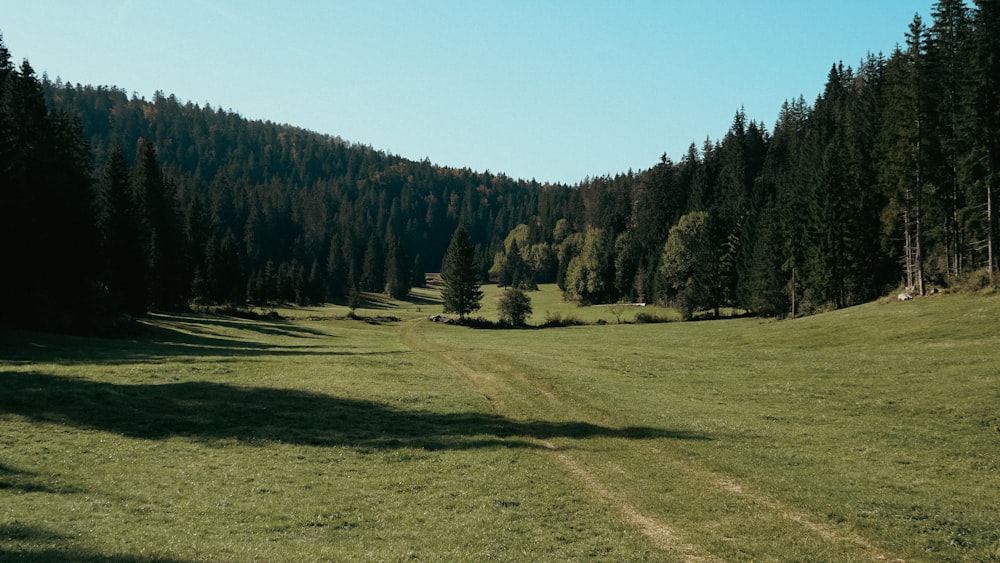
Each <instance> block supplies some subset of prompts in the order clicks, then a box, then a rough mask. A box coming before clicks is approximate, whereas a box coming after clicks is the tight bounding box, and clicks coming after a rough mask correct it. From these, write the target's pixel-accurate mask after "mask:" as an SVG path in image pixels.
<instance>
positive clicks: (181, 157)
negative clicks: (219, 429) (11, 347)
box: [0, 0, 1000, 330]
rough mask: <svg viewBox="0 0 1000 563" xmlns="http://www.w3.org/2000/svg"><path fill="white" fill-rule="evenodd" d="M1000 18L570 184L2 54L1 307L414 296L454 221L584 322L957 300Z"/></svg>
mask: <svg viewBox="0 0 1000 563" xmlns="http://www.w3.org/2000/svg"><path fill="white" fill-rule="evenodd" d="M997 12H998V7H997V4H996V3H995V2H988V1H977V2H976V3H975V5H974V6H969V5H967V4H966V3H965V2H962V1H960V0H947V1H941V2H937V3H936V4H934V6H933V12H932V14H933V17H932V21H931V22H930V23H929V24H925V23H924V22H923V21H921V20H920V18H919V16H915V18H914V20H913V21H912V22H911V23H910V25H909V28H908V31H907V33H906V35H905V37H906V40H905V43H904V44H902V45H900V46H899V48H898V49H897V50H895V51H894V52H893V53H891V54H890V55H888V56H884V55H881V54H880V55H872V56H869V57H868V58H866V59H865V60H864V61H861V62H860V63H859V64H858V65H857V66H856V68H854V67H851V66H845V65H844V64H842V63H839V64H834V65H833V66H832V68H831V69H830V70H829V75H828V80H827V84H826V87H825V88H824V91H823V92H822V93H820V94H819V95H818V96H817V97H816V98H815V100H814V101H813V102H812V103H807V102H806V100H805V98H803V97H799V98H798V99H791V100H790V101H788V102H786V104H785V105H784V106H783V107H782V108H781V109H780V112H779V114H778V118H777V121H776V123H775V125H774V127H773V129H772V130H770V131H769V130H768V127H767V126H766V125H765V124H764V123H763V122H759V121H754V120H753V119H750V118H748V117H747V116H746V115H745V114H744V112H743V111H742V110H739V111H737V112H736V114H735V116H734V119H733V123H732V126H731V127H730V129H729V131H727V132H726V133H725V134H724V135H723V136H722V137H721V139H719V140H717V141H712V140H710V139H707V140H705V141H704V143H703V144H701V146H700V147H699V146H698V145H697V144H695V143H692V145H691V147H690V149H689V151H688V152H687V154H685V155H683V156H682V157H681V158H680V160H679V161H677V162H675V161H674V160H672V159H671V158H669V157H668V156H667V155H664V156H663V158H662V159H661V161H660V162H659V163H655V164H654V165H653V166H652V167H651V168H650V169H648V170H645V171H628V172H623V173H621V174H619V175H616V176H614V177H610V176H604V177H597V178H587V179H584V180H583V181H581V182H580V183H578V184H576V185H573V186H565V185H549V184H543V183H539V182H537V181H535V180H530V181H528V180H515V179H512V178H509V177H507V176H505V175H504V174H502V173H497V174H493V173H490V172H475V171H472V170H469V169H456V168H448V167H441V166H436V165H433V164H431V163H430V162H429V161H427V160H424V161H411V160H407V159H403V158H400V157H397V156H394V155H390V154H386V153H384V152H380V151H377V150H375V149H373V148H371V147H367V146H361V145H355V144H351V143H350V142H347V141H344V140H342V139H340V138H338V137H332V136H329V135H322V134H318V133H315V132H311V131H308V130H304V129H301V128H297V127H292V126H288V125H279V124H275V123H271V122H266V121H253V120H247V119H244V118H243V117H241V116H240V115H239V114H237V113H235V112H233V111H223V110H221V109H218V108H213V107H210V106H207V105H206V106H199V105H196V104H192V103H190V102H187V103H182V102H181V101H179V100H177V99H176V98H174V97H173V96H165V95H164V94H162V93H160V92H158V93H156V94H155V95H154V96H153V99H152V100H146V99H143V98H141V97H138V96H136V95H132V96H129V95H127V94H126V93H125V91H124V90H121V89H118V88H108V87H93V86H84V85H79V84H77V85H71V84H64V83H61V82H60V81H58V80H57V81H56V82H51V81H49V80H48V79H47V78H46V79H41V80H40V79H38V78H37V76H36V75H35V71H34V70H33V69H32V68H31V66H30V64H28V63H27V61H25V62H24V63H23V64H22V65H21V66H20V67H15V66H14V65H13V63H12V61H11V60H10V59H11V58H10V55H9V53H8V52H7V50H6V49H5V48H3V47H2V44H0V55H2V57H0V127H2V129H0V131H2V141H0V142H2V146H0V163H2V168H0V174H2V186H3V187H2V193H0V209H2V211H0V213H2V214H3V218H4V220H3V223H2V224H3V227H2V228H3V229H4V230H3V232H2V233H0V235H2V236H3V238H4V240H7V241H13V242H12V244H8V245H5V246H4V248H3V251H2V254H0V261H2V263H3V264H4V265H5V270H6V272H7V273H6V274H5V275H3V276H2V278H3V282H2V283H3V284H4V285H3V287H0V291H3V293H4V295H10V296H17V299H15V301H16V303H14V304H12V305H11V306H9V307H6V308H4V310H3V312H2V314H0V317H2V319H3V320H4V321H6V322H12V323H15V324H29V325H38V326H50V327H61V328H69V327H76V328H74V330H76V329H79V328H80V327H82V326H86V325H88V323H89V322H90V321H89V320H93V319H95V318H105V319H107V318H114V317H115V316H116V315H118V314H120V313H132V314H137V313H141V312H143V311H145V310H148V309H150V308H161V309H162V308H168V309H169V308H178V307H185V306H187V305H188V304H189V303H191V302H201V303H229V304H232V305H242V304H245V303H248V302H249V303H252V304H267V303H271V302H275V301H290V302H297V303H314V302H323V301H329V300H340V299H343V298H345V296H346V295H348V293H350V291H351V290H352V288H353V289H357V290H360V291H372V292H386V293H389V294H391V295H394V296H397V297H398V296H402V295H405V294H406V292H407V291H408V290H409V288H410V287H411V286H412V285H413V284H418V283H421V280H422V277H423V273H424V272H426V271H435V270H437V269H438V268H439V267H440V264H441V258H442V256H443V254H444V251H445V248H446V246H447V244H448V241H449V240H450V237H451V234H452V232H453V231H454V230H455V229H456V228H457V226H458V225H464V226H465V227H466V229H467V231H468V232H469V235H470V238H471V241H472V242H473V244H474V245H475V246H476V249H477V257H478V259H479V262H480V269H481V274H482V275H483V277H487V276H489V277H490V279H492V280H493V281H497V282H499V283H501V284H503V285H511V284H522V283H528V284H531V283H532V282H549V281H556V282H558V283H559V284H560V287H562V288H563V289H564V291H565V293H566V296H567V298H570V299H574V300H578V301H581V302H585V303H587V302H590V303H593V302H612V301H617V300H619V299H628V300H638V301H664V302H667V303H670V304H673V305H676V306H678V307H679V308H680V309H681V310H682V312H684V313H685V314H686V315H691V314H693V313H694V312H695V311H697V310H700V309H714V310H715V311H719V310H720V309H721V308H722V307H736V308H742V309H746V310H749V311H752V312H755V313H759V314H766V315H779V316H783V315H788V314H799V313H809V312H813V311H816V310H822V309H826V308H830V307H845V306H849V305H853V304H856V303H860V302H864V301H867V300H870V299H872V298H874V297H877V296H879V295H881V294H883V293H884V292H886V291H887V290H888V289H891V288H894V287H897V286H900V285H905V286H907V287H910V288H912V291H913V292H915V293H921V292H923V291H925V290H926V288H927V287H928V286H929V285H930V284H938V285H947V284H951V283H954V282H955V281H958V280H961V279H963V278H964V277H966V276H968V275H969V274H970V272H977V271H980V272H982V271H984V270H986V271H992V269H993V268H994V266H995V264H996V257H995V256H994V252H993V248H994V246H995V243H996V228H995V226H994V223H995V217H996V211H995V209H994V207H995V206H994V204H993V201H992V200H993V195H994V192H995V189H996V183H997V170H998V169H1000V62H998V53H1000V40H998V14H997ZM53 70H55V69H53ZM595 142H597V141H595ZM651 164H652V163H651ZM88 319H89V320H88Z"/></svg>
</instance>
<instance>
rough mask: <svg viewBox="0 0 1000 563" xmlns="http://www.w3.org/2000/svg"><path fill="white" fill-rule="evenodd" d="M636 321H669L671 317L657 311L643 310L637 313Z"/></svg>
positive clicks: (645, 322)
mask: <svg viewBox="0 0 1000 563" xmlns="http://www.w3.org/2000/svg"><path fill="white" fill-rule="evenodd" d="M635 322H636V323H637V324H652V323H669V322H670V319H668V318H667V317H661V316H658V315H657V314H656V313H647V312H646V311H643V312H641V313H636V315H635Z"/></svg>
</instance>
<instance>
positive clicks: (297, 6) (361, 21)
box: [0, 0, 932, 183]
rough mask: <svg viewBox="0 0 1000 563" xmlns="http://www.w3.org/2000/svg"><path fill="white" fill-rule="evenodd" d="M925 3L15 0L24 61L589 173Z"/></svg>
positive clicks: (659, 147) (458, 152)
mask: <svg viewBox="0 0 1000 563" xmlns="http://www.w3.org/2000/svg"><path fill="white" fill-rule="evenodd" d="M931 3H932V2H931V1H930V0H875V1H872V0H841V1H839V2H801V1H792V0H757V1H752V2H750V1H746V0H691V1H675V0H659V1H652V0H650V1H633V2H628V1H603V2H597V1H588V0H577V1H561V0H560V1H543V0H535V1H522V0H503V1H495V2H494V1H476V0H467V1H459V0H440V1H431V0H427V1H422V0H411V1H380V0H367V1H364V0H359V1H352V2H334V1H295V0H288V1H285V2H274V1H249V0H248V1H222V0H171V1H169V2H164V1H159V2H152V1H139V0H116V1H106V0H93V1H88V2H78V1H50V0H32V1H25V0H0V32H2V33H3V37H4V43H5V44H6V45H7V47H8V49H10V51H11V53H12V54H13V56H14V59H15V61H17V62H20V60H21V59H22V58H28V59H29V61H30V62H31V64H32V66H33V67H34V68H35V70H36V72H38V73H39V74H41V73H42V72H47V73H48V75H49V77H50V78H52V79H53V80H54V79H56V78H57V77H59V78H62V79H63V80H64V81H68V82H71V83H74V84H75V83H81V84H91V85H113V86H118V87H121V88H123V89H125V90H126V91H128V92H136V93H138V94H139V95H140V96H143V97H146V98H147V99H148V98H151V97H152V95H153V93H154V92H155V91H157V90H162V91H163V92H165V93H166V94H168V95H169V94H171V93H173V94H175V95H176V96H177V97H178V98H179V99H181V100H182V101H188V100H190V101H192V102H195V103H198V104H205V103H206V102H207V103H210V104H211V105H212V106H213V107H221V108H224V109H232V110H234V111H236V112H238V113H240V114H241V115H243V116H245V117H248V118H252V119H269V120H272V121H276V122H280V123H289V124H292V125H296V126H299V127H304V128H307V129H311V130H314V131H318V132H321V133H326V134H330V135H339V136H341V137H342V138H344V139H346V140H348V141H352V142H356V143H362V144H366V145H371V146H373V147H374V148H376V149H380V150H385V151H387V152H390V153H394V154H399V155H402V156H404V157H407V158H413V159H421V158H424V157H426V158H429V159H430V160H431V161H432V162H434V163H437V164H442V165H447V166H455V167H469V168H472V169H474V170H480V171H482V170H486V169H489V170H490V171H492V172H494V173H497V172H503V173H506V174H508V175H509V176H512V177H515V178H525V179H531V178H535V179H537V180H538V181H542V182H544V181H551V182H569V183H575V182H577V181H580V180H582V179H583V178H584V177H586V176H600V175H605V174H615V173H618V172H625V171H627V170H629V169H633V170H640V169H645V168H649V167H650V166H652V165H654V164H655V163H656V162H657V161H658V159H659V156H660V155H661V154H663V153H667V154H668V155H669V156H670V157H671V158H673V159H675V160H679V159H680V158H681V156H682V155H683V154H684V153H685V152H686V150H687V147H688V145H689V144H690V143H691V142H696V143H697V144H698V145H699V146H700V145H701V144H702V142H703V141H704V140H705V138H706V137H710V138H712V139H718V138H720V137H721V136H722V135H724V134H725V132H726V130H727V129H728V127H729V125H730V123H731V122H732V118H733V115H734V113H735V112H736V110H737V109H738V108H740V107H741V106H742V107H744V108H745V110H746V113H747V115H748V117H750V118H751V119H754V120H756V121H763V122H764V123H765V124H766V125H767V127H768V129H770V128H771V127H772V126H773V125H774V120H775V118H776V117H777V115H778V110H779V109H780V106H781V103H782V102H783V101H785V100H786V99H790V98H797V97H798V96H799V95H803V96H805V98H806V100H807V101H810V102H811V101H812V100H814V99H815V97H816V95H817V94H818V93H819V92H820V91H821V90H822V88H823V84H824V82H825V79H826V76H827V73H828V71H829V69H830V66H831V65H832V64H834V63H835V62H838V61H843V62H844V63H845V64H847V65H851V66H857V63H858V62H859V61H860V60H861V59H863V58H864V57H865V56H866V54H867V53H869V52H874V53H877V52H880V51H881V52H885V53H886V54H888V53H890V52H891V51H892V50H893V48H894V47H895V45H896V44H897V43H902V42H903V41H904V32H905V31H906V28H907V25H908V24H909V23H910V21H911V20H912V19H913V15H914V13H917V12H919V13H920V14H921V15H922V17H924V18H925V19H927V17H928V13H929V11H930V6H931Z"/></svg>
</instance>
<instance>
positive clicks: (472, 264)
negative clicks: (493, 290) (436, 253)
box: [441, 226, 483, 319]
mask: <svg viewBox="0 0 1000 563" xmlns="http://www.w3.org/2000/svg"><path fill="white" fill-rule="evenodd" d="M441 279H442V281H444V290H443V291H442V293H441V297H442V298H443V299H444V312H445V313H458V316H459V318H462V319H464V318H465V316H466V315H468V314H469V313H473V312H475V311H478V310H479V308H480V306H481V303H480V302H481V301H482V299H483V292H482V290H480V289H479V265H478V264H477V263H476V250H475V248H474V247H473V246H472V243H471V241H470V240H469V233H468V232H466V230H465V227H463V226H459V227H458V229H456V230H455V234H454V235H452V237H451V244H449V245H448V251H447V252H445V255H444V262H443V263H442V264H441Z"/></svg>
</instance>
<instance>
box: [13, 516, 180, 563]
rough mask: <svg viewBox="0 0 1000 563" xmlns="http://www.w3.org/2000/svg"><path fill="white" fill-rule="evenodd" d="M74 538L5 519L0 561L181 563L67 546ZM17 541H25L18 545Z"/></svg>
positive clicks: (159, 558)
mask: <svg viewBox="0 0 1000 563" xmlns="http://www.w3.org/2000/svg"><path fill="white" fill-rule="evenodd" d="M73 541H74V538H73V537H71V536H67V535H65V534H61V533H59V532H56V531H53V530H50V529H48V528H45V527H42V526H35V525H31V524H25V523H23V522H18V521H16V520H15V521H14V522H8V523H3V524H0V561H3V562H4V563H21V562H28V561H30V562H32V563H38V562H51V563H62V562H67V563H69V562H73V563H154V562H158V563H173V562H177V563H180V560H179V559H173V558H166V557H155V556H153V557H149V556H137V555H124V554H115V555H104V554H98V553H93V552H90V551H87V550H83V549H78V548H75V547H68V544H71V543H72V542H73ZM18 544H22V545H23V544H27V546H25V547H24V548H20V547H19V546H18ZM38 544H47V545H57V546H62V545H67V547H65V548H58V547H49V548H45V549H32V548H31V546H32V545H38Z"/></svg>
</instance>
